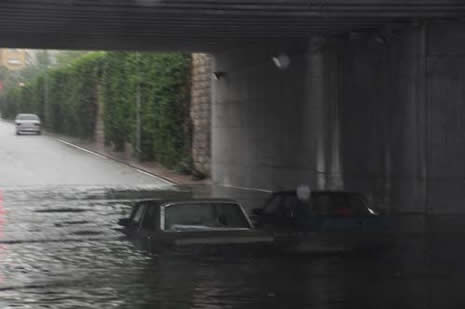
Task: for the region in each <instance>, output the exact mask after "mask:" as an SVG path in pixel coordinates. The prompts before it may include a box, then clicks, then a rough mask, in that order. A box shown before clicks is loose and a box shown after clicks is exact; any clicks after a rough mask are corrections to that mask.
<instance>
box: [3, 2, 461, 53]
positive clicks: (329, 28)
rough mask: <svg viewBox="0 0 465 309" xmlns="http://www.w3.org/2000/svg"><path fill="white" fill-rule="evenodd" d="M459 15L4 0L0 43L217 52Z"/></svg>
mask: <svg viewBox="0 0 465 309" xmlns="http://www.w3.org/2000/svg"><path fill="white" fill-rule="evenodd" d="M464 15H465V3H464V1H462V0H410V1H401V0H378V1H372V0H342V1H341V0H290V1H287V0H281V1H280V0H246V1H238V0H222V1H205V0H125V1H121V0H101V1H95V0H7V1H1V2H0V45H1V46H4V47H28V48H55V49H67V48H69V49H123V50H126V49H139V50H141V49H149V50H187V51H218V50H227V49H230V48H233V47H236V46H237V45H238V44H240V45H244V44H249V45H261V46H263V45H264V44H265V43H270V44H275V43H277V42H278V43H280V44H282V43H283V41H292V40H299V39H302V38H308V37H309V36H317V35H323V34H324V35H333V34H340V33H343V32H348V31H362V32H364V31H373V30H375V29H380V28H383V27H384V25H387V24H390V25H402V24H405V23H411V22H412V21H413V22H415V21H419V20H422V19H428V18H445V19H457V18H463V16H464ZM394 27H395V26H394ZM388 31H389V29H388Z"/></svg>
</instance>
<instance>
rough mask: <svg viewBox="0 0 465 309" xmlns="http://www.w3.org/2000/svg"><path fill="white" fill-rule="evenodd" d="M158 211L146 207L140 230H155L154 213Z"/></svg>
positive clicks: (155, 208)
mask: <svg viewBox="0 0 465 309" xmlns="http://www.w3.org/2000/svg"><path fill="white" fill-rule="evenodd" d="M156 211H158V208H157V207H147V211H146V212H145V215H144V217H143V219H142V228H143V229H145V230H155V219H156V214H155V212H156Z"/></svg>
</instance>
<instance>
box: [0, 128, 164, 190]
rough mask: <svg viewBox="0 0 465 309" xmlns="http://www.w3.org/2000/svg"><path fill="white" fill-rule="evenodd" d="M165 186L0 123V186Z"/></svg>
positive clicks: (112, 164)
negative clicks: (17, 133) (17, 131)
mask: <svg viewBox="0 0 465 309" xmlns="http://www.w3.org/2000/svg"><path fill="white" fill-rule="evenodd" d="M147 183H148V184H166V181H163V180H162V179H160V178H156V177H151V176H150V175H147V174H144V173H141V172H139V171H138V170H136V169H134V168H131V167H129V166H127V165H124V164H121V163H118V162H115V161H113V160H109V159H106V158H105V157H102V156H97V155H94V154H91V153H88V152H86V151H83V150H79V149H76V148H74V147H72V146H70V145H68V144H65V143H63V142H60V140H58V139H56V138H54V137H51V136H46V135H42V136H37V135H21V136H16V135H15V127H14V125H13V124H12V123H8V122H4V121H1V120H0V186H3V187H6V186H7V187H9V186H23V187H24V186H36V185H97V184H98V185H127V184H132V185H138V184H147Z"/></svg>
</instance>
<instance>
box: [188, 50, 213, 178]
mask: <svg viewBox="0 0 465 309" xmlns="http://www.w3.org/2000/svg"><path fill="white" fill-rule="evenodd" d="M211 62H212V61H211V57H210V56H209V55H207V54H192V87H191V97H192V99H191V118H192V158H193V161H194V167H195V169H196V170H197V171H199V172H201V173H202V174H204V175H205V176H208V175H210V157H211V155H210V136H211V128H210V124H211V120H210V119H211V71H212V67H211Z"/></svg>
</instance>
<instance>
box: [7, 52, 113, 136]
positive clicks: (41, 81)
mask: <svg viewBox="0 0 465 309" xmlns="http://www.w3.org/2000/svg"><path fill="white" fill-rule="evenodd" d="M103 58H104V53H92V54H89V55H86V56H85V57H82V58H79V59H78V60H76V61H75V62H73V63H72V64H71V65H70V66H68V67H65V68H59V69H54V70H48V71H44V72H43V73H41V74H40V75H39V76H38V77H37V78H36V79H34V80H33V81H30V82H27V83H26V84H25V85H24V86H23V87H18V88H14V89H11V90H9V91H7V92H6V94H4V95H2V96H1V97H0V110H1V112H2V117H3V118H14V117H15V116H16V114H17V113H36V114H38V115H39V116H40V117H41V118H42V121H43V123H44V126H45V127H46V128H47V129H49V130H51V131H54V132H57V133H62V134H67V135H70V136H77V137H82V138H91V137H92V136H93V134H94V128H95V120H96V118H95V115H96V111H97V97H96V95H97V84H98V79H99V76H100V71H101V68H102V65H101V64H102V62H103Z"/></svg>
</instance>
